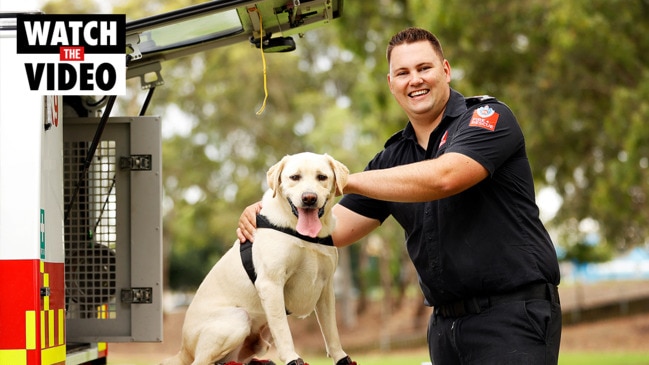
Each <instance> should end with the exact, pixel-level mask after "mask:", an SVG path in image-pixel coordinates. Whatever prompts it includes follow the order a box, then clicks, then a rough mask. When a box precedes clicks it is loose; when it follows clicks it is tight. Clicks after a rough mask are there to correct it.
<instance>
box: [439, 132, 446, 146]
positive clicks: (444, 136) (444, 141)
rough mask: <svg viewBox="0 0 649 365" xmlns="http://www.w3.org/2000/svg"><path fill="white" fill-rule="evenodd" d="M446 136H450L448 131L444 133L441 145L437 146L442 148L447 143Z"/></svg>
mask: <svg viewBox="0 0 649 365" xmlns="http://www.w3.org/2000/svg"><path fill="white" fill-rule="evenodd" d="M446 137H448V131H446V132H444V135H443V136H442V140H441V141H439V146H437V148H440V147H442V146H443V145H444V143H446Z"/></svg>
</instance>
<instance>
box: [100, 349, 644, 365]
mask: <svg viewBox="0 0 649 365" xmlns="http://www.w3.org/2000/svg"><path fill="white" fill-rule="evenodd" d="M304 358H305V360H306V361H307V362H308V363H309V365H333V361H331V359H328V358H326V357H322V356H319V357H316V356H313V355H307V354H305V355H304ZM273 360H274V361H275V362H277V361H278V359H275V358H273ZM354 360H355V361H356V362H357V363H358V364H359V365H421V363H423V362H427V361H430V360H429V359H428V351H427V350H412V351H408V350H405V351H395V352H386V353H372V354H366V355H362V354H360V355H354ZM151 364H152V362H151V361H150V360H149V361H145V360H141V359H137V360H135V359H134V360H126V359H124V358H123V357H120V359H115V358H113V360H112V361H111V356H110V355H109V356H108V365H151ZM155 364H157V362H155ZM278 364H279V363H278ZM559 365H649V350H647V352H566V353H564V352H562V353H561V354H560V356H559Z"/></svg>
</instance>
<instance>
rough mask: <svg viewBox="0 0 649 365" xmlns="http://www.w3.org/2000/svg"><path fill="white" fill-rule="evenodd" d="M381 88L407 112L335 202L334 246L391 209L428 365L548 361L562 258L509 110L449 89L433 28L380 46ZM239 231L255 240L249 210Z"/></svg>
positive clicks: (553, 348)
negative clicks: (416, 292)
mask: <svg viewBox="0 0 649 365" xmlns="http://www.w3.org/2000/svg"><path fill="white" fill-rule="evenodd" d="M387 58H388V63H389V68H390V69H389V74H388V85H389V87H390V91H391V93H392V95H393V96H394V98H395V99H396V101H397V102H398V103H399V105H400V106H401V108H403V110H404V111H405V113H406V115H407V116H408V118H409V122H408V124H407V125H406V127H405V128H404V129H403V130H402V131H400V132H398V133H397V134H395V135H394V136H393V137H391V138H390V139H389V140H388V141H387V143H386V144H385V148H384V150H382V151H381V152H379V153H378V154H377V155H376V156H375V157H374V158H373V159H372V160H371V161H370V162H369V164H368V165H367V167H366V169H365V171H364V172H360V173H356V174H351V175H350V176H349V180H348V183H347V186H346V187H345V189H344V193H345V194H347V195H345V196H344V197H343V198H342V199H341V201H340V202H339V203H338V204H337V205H336V207H335V208H334V213H335V215H336V216H337V225H336V229H335V232H334V235H333V240H334V243H335V244H336V246H345V245H348V244H351V243H353V242H356V241H358V240H359V239H360V238H362V237H364V236H365V235H367V234H368V233H369V232H371V231H372V230H373V229H375V228H376V227H378V226H379V225H380V224H381V223H382V222H383V221H384V220H385V219H386V218H387V217H388V216H390V215H392V216H394V218H395V219H396V220H397V221H398V222H399V224H400V225H401V226H402V227H403V228H404V230H405V232H406V238H407V240H406V245H407V249H408V253H409V255H410V258H411V259H412V261H413V263H414V265H415V268H416V270H417V273H418V276H419V282H420V286H421V289H422V292H423V294H424V297H425V300H426V304H427V305H432V306H433V307H434V308H435V309H434V312H433V314H432V316H431V319H430V322H429V325H428V344H429V350H430V357H431V360H432V361H433V363H434V364H437V365H440V364H441V365H447V364H556V363H557V361H558V353H559V343H560V338H561V308H560V304H559V297H558V292H557V285H558V284H559V276H560V275H559V266H558V262H557V257H556V253H555V251H554V246H553V244H552V241H551V239H550V237H549V235H548V233H547V231H546V230H545V228H544V227H543V224H542V223H541V221H540V220H539V211H538V207H537V205H536V203H535V194H534V184H533V180H532V174H531V169H530V166H529V162H528V159H527V155H526V151H525V141H524V138H523V134H522V132H521V130H520V127H519V125H518V123H517V121H516V118H515V116H514V115H513V113H512V112H511V110H510V109H509V108H508V107H507V106H506V105H504V104H502V103H500V102H499V101H497V100H495V99H494V98H490V97H478V98H464V97H463V96H462V95H461V94H459V93H458V92H456V91H455V90H453V89H451V88H450V86H449V83H450V81H451V66H450V64H449V62H448V61H447V60H446V59H444V55H443V52H442V47H441V46H440V44H439V41H438V40H437V38H436V37H435V36H434V35H433V34H431V33H430V32H428V31H426V30H423V29H419V28H408V29H405V30H403V31H401V32H399V33H398V34H396V35H395V36H394V37H393V38H392V39H391V40H390V43H389V45H388V48H387ZM257 209H259V207H258V205H253V206H251V207H249V208H248V209H246V211H245V212H244V214H243V215H242V218H241V220H240V224H239V227H240V228H239V229H238V230H237V232H238V235H239V238H240V239H242V240H245V239H252V238H253V237H252V233H253V232H254V223H253V222H254V218H252V217H253V216H254V213H255V211H256V210H257Z"/></svg>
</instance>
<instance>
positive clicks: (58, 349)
mask: <svg viewBox="0 0 649 365" xmlns="http://www.w3.org/2000/svg"><path fill="white" fill-rule="evenodd" d="M60 363H65V345H63V346H55V347H50V348H49V349H45V350H42V351H41V365H53V364H60Z"/></svg>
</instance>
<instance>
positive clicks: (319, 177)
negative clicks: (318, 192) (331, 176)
mask: <svg viewBox="0 0 649 365" xmlns="http://www.w3.org/2000/svg"><path fill="white" fill-rule="evenodd" d="M325 180H327V175H323V174H320V175H318V181H325Z"/></svg>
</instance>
